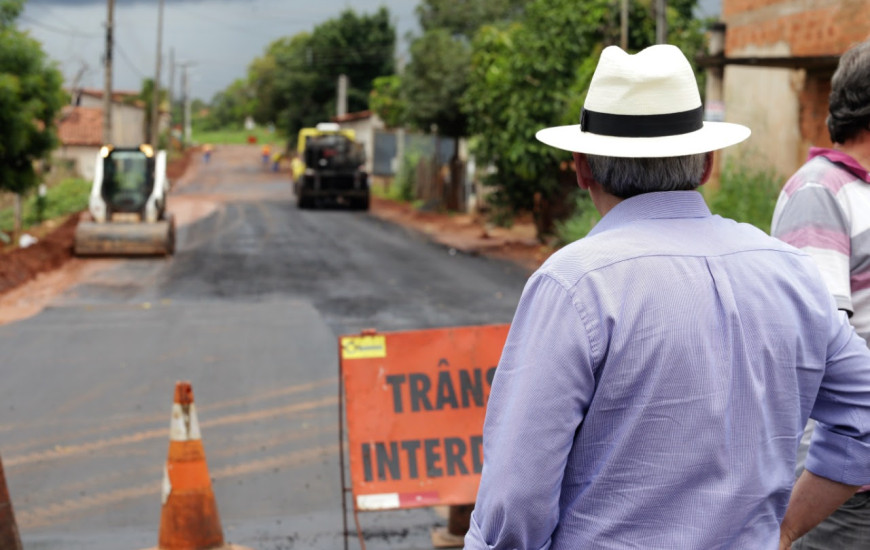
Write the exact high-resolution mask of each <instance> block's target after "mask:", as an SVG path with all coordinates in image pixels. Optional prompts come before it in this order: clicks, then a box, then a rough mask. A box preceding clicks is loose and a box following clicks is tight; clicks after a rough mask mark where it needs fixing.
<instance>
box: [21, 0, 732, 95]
mask: <svg viewBox="0 0 870 550" xmlns="http://www.w3.org/2000/svg"><path fill="white" fill-rule="evenodd" d="M416 5H417V0H166V4H165V9H164V14H163V17H164V26H163V52H164V55H163V63H162V65H163V70H162V71H161V73H162V76H161V82H162V83H163V85H164V86H168V85H169V80H170V71H169V68H170V63H169V59H170V49H171V50H173V51H174V54H175V62H176V64H188V65H189V69H188V70H189V75H190V90H191V95H192V96H193V97H197V98H200V99H204V100H206V101H208V100H210V99H211V98H212V96H213V95H214V94H215V93H216V92H218V91H220V90H223V89H224V88H226V87H227V86H228V85H229V84H230V83H231V82H232V81H233V80H235V79H236V78H240V77H243V76H245V74H246V70H247V66H248V64H249V63H250V62H251V61H252V60H253V59H254V58H255V57H257V56H260V55H262V53H263V51H264V50H265V48H266V46H267V45H268V44H269V43H270V42H272V41H273V40H275V39H277V38H281V37H283V36H292V35H294V34H296V33H299V32H303V31H311V30H312V29H313V28H314V27H315V26H316V25H317V24H319V23H322V22H324V21H326V20H328V19H330V18H333V17H337V16H338V15H339V14H340V13H341V12H342V11H344V10H345V9H347V8H352V9H353V10H355V11H356V12H357V13H358V14H366V13H374V12H375V11H376V10H377V9H378V8H379V7H380V6H385V7H387V8H388V9H389V11H390V15H391V17H392V20H393V25H394V26H395V27H396V31H397V39H398V41H399V48H400V49H401V50H402V51H407V49H408V48H407V43H406V42H405V38H404V37H405V35H406V34H407V33H408V32H414V33H417V32H418V31H419V27H418V25H417V19H416V15H415V14H414V8H415V6H416ZM700 5H701V8H700V10H699V11H700V12H701V13H702V14H703V15H713V14H716V13H718V12H719V5H720V0H700ZM578 6H582V0H578ZM157 14H158V2H157V0H115V33H114V35H115V55H114V64H113V75H114V77H113V85H114V88H115V89H119V90H134V91H138V90H139V89H141V87H142V79H143V78H153V77H154V73H155V69H156V62H155V61H156V57H155V54H156V51H157ZM106 15H107V0H28V1H27V3H26V4H25V9H24V13H23V14H22V16H21V18H20V19H19V21H18V25H19V27H20V28H22V29H26V30H28V31H29V32H30V34H31V36H33V37H34V38H36V39H37V40H39V41H40V42H42V44H43V48H44V50H45V51H46V53H47V54H48V55H49V57H51V58H52V59H54V60H55V61H57V63H58V66H59V68H60V70H61V71H62V72H63V74H64V77H65V78H66V82H67V85H70V84H71V83H72V82H73V80H74V78H75V77H76V75H78V74H80V75H81V76H80V80H79V84H80V85H82V86H86V87H91V88H100V89H102V88H103V65H102V55H103V51H104V49H105V22H106ZM180 75H181V69H179V68H176V71H175V78H174V87H173V89H174V92H175V95H176V97H179V96H180V95H181V92H180V88H181V76H180Z"/></svg>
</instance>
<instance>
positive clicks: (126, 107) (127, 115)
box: [52, 89, 145, 180]
mask: <svg viewBox="0 0 870 550" xmlns="http://www.w3.org/2000/svg"><path fill="white" fill-rule="evenodd" d="M71 96H72V105H68V106H66V107H64V108H63V110H62V111H61V116H60V119H59V120H58V126H57V133H58V138H59V141H60V146H59V147H58V148H57V149H56V150H55V151H54V153H53V154H52V156H53V158H54V159H55V160H61V161H66V162H67V163H68V164H69V165H70V167H71V168H72V169H73V171H75V172H77V173H78V174H79V175H81V177H83V178H85V179H88V180H90V179H93V177H94V163H95V159H96V155H97V153H98V152H99V150H100V147H102V146H103V145H104V142H103V92H102V90H89V89H81V90H75V91H73V92H72V93H71ZM136 96H138V94H137V93H136V92H120V91H116V92H114V93H113V94H112V139H111V140H110V141H111V143H112V144H113V145H116V146H132V147H138V146H139V145H141V144H142V143H145V104H144V103H143V102H142V101H139V100H132V99H131V98H133V97H136Z"/></svg>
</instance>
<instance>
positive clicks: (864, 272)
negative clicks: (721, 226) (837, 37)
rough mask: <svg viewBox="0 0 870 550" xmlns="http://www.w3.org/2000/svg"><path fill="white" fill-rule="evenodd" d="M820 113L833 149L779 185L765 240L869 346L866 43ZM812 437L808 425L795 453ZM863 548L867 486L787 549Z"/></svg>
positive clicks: (848, 56) (869, 506) (869, 69)
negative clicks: (782, 247)
mask: <svg viewBox="0 0 870 550" xmlns="http://www.w3.org/2000/svg"><path fill="white" fill-rule="evenodd" d="M828 107H829V115H828V119H827V126H828V131H829V133H830V136H831V141H832V142H833V143H834V147H833V148H832V149H827V148H820V147H813V148H811V149H810V152H809V158H808V160H807V162H806V163H805V164H804V165H803V166H802V167H801V168H800V169H799V170H798V171H797V172H796V173H795V174H794V175H793V176H792V177H791V178H790V179H789V180H788V181H787V182H786V184H785V186H784V187H783V189H782V192H781V193H780V196H779V199H778V201H777V204H776V209H775V211H774V214H773V223H772V224H771V234H772V235H773V236H774V237H778V238H779V239H781V240H783V241H785V242H787V243H788V244H791V245H792V246H795V247H797V248H800V249H802V250H804V251H805V252H806V253H808V254H809V255H810V256H811V257H812V258H813V260H814V261H815V262H816V264H817V265H818V267H819V270H820V271H821V272H822V276H823V279H824V281H825V283H826V285H827V287H828V289H829V290H830V292H831V293H832V294H833V295H834V299H835V300H836V303H837V307H838V308H839V309H841V310H843V311H845V312H846V313H847V314H848V315H849V317H850V321H851V323H852V326H853V327H854V328H855V331H856V332H857V333H858V334H859V335H860V336H861V337H862V338H864V340H865V341H870V171H868V170H870V40H868V41H865V42H862V43H861V44H858V45H857V46H855V47H853V48H851V49H850V50H849V51H847V52H846V53H845V54H843V56H842V57H841V58H840V63H839V65H838V67H837V70H836V72H835V73H834V76H833V78H832V79H831V95H830V99H829V106H828ZM812 431H813V424H812V421H810V424H808V426H807V430H806V433H805V437H804V441H803V445H802V452H803V453H805V452H806V445H807V443H808V441H809V438H810V437H811V434H812ZM799 469H800V468H799ZM868 547H870V486H864V487H862V488H861V489H859V490H858V492H857V493H856V494H855V496H853V497H852V498H851V499H850V500H849V501H847V502H846V503H845V504H843V506H841V507H840V508H839V509H838V510H837V511H836V512H834V514H832V515H831V516H830V517H829V518H827V519H826V520H825V521H824V522H822V523H821V524H820V525H819V526H817V527H816V528H815V529H813V530H812V531H810V532H809V533H808V534H806V535H805V536H804V537H802V538H801V539H800V540H799V541H797V542H796V543H795V544H794V545H793V548H794V549H795V550H823V549H832V550H833V549H837V550H850V549H858V548H861V549H866V548H868Z"/></svg>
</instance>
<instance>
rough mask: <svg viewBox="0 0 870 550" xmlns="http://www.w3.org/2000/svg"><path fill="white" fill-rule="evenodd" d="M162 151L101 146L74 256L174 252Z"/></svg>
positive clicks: (149, 147) (173, 234) (142, 147)
mask: <svg viewBox="0 0 870 550" xmlns="http://www.w3.org/2000/svg"><path fill="white" fill-rule="evenodd" d="M168 191H169V180H167V178H166V151H158V152H157V153H156V154H155V152H154V149H153V148H152V147H151V146H150V145H140V146H139V147H113V146H111V145H105V146H103V147H102V148H101V149H100V151H99V153H98V154H97V158H96V166H95V170H94V181H93V185H92V186H91V194H90V197H89V199H88V211H87V212H85V213H84V214H83V215H82V219H80V220H79V223H78V226H77V227H76V233H75V246H74V251H75V254H76V255H80V256H165V255H169V254H172V253H174V252H175V224H174V222H173V220H172V216H171V215H170V214H168V213H167V211H166V194H167V192H168Z"/></svg>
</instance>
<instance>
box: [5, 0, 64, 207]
mask: <svg viewBox="0 0 870 550" xmlns="http://www.w3.org/2000/svg"><path fill="white" fill-rule="evenodd" d="M22 5H23V1H22V0H0V44H2V47H0V128H2V131H0V190H4V191H11V192H14V193H19V194H20V193H23V192H25V191H27V190H28V189H29V188H31V187H32V186H34V185H35V184H36V182H37V175H36V172H35V170H34V162H35V161H37V160H39V159H41V158H43V157H45V156H46V155H47V154H48V153H49V152H50V151H51V150H52V149H53V148H54V146H55V143H56V139H57V138H56V136H55V119H56V117H57V114H58V112H59V111H60V108H61V106H62V105H63V102H64V96H63V92H62V89H61V85H62V82H63V78H62V76H61V74H60V71H58V70H57V69H56V68H55V67H54V65H53V64H51V63H49V62H48V60H47V59H46V56H45V54H44V53H43V51H42V47H41V46H40V44H39V43H38V42H37V41H35V40H33V39H32V38H30V37H29V36H28V35H27V34H26V33H23V32H21V31H19V30H18V29H16V28H15V24H14V21H15V18H16V17H17V15H18V14H19V13H20V12H21V7H22Z"/></svg>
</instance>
